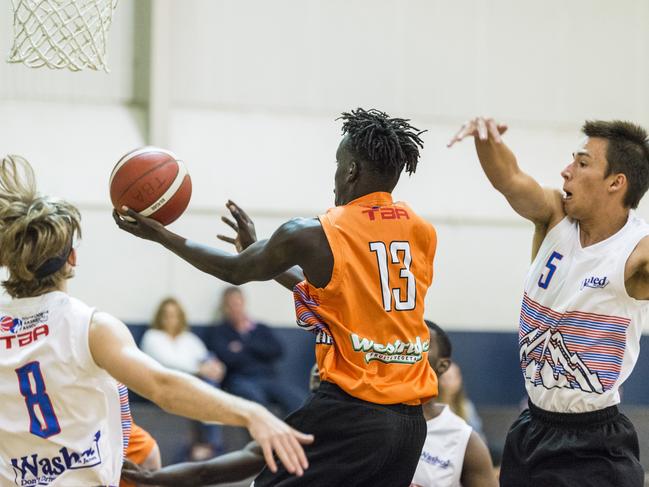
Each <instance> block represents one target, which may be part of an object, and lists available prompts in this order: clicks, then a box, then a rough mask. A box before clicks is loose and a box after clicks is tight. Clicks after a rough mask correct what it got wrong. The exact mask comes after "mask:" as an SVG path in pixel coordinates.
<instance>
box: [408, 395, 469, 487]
mask: <svg viewBox="0 0 649 487" xmlns="http://www.w3.org/2000/svg"><path fill="white" fill-rule="evenodd" d="M426 428H427V431H428V432H427V434H426V441H425V442H424V448H423V449H422V451H421V456H420V458H419V463H418V464H417V470H415V476H414V477H413V479H412V484H411V487H460V477H461V476H462V465H463V464H464V455H465V453H466V446H467V444H468V443H469V437H470V436H471V426H469V425H468V424H467V423H466V421H464V420H463V419H462V418H460V417H459V416H458V415H457V414H455V413H454V412H453V411H451V409H450V408H449V407H448V406H446V405H445V406H444V410H443V411H442V413H441V414H440V415H439V416H437V417H436V418H433V419H429V420H428V421H427V422H426Z"/></svg>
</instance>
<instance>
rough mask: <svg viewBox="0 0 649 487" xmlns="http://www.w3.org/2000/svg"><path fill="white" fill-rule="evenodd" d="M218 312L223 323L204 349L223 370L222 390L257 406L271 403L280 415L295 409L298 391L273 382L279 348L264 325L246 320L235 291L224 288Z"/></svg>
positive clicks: (239, 294) (239, 295)
mask: <svg viewBox="0 0 649 487" xmlns="http://www.w3.org/2000/svg"><path fill="white" fill-rule="evenodd" d="M221 312H222V313H223V321H222V322H221V323H219V324H218V325H217V326H216V327H215V328H214V329H213V330H212V331H211V333H210V336H209V339H208V347H209V348H210V350H212V351H213V352H214V353H215V354H216V355H217V356H218V357H219V358H220V359H221V360H222V361H223V362H224V363H225V366H226V368H227V374H226V377H225V380H224V382H223V388H224V389H225V390H226V391H228V392H230V393H232V394H237V395H239V396H241V397H245V398H246V399H250V400H252V401H255V402H258V403H259V404H263V405H266V406H268V405H271V404H274V405H276V406H278V407H279V408H280V410H281V411H280V415H286V414H288V413H289V412H291V411H293V410H295V409H297V408H299V407H300V406H301V405H302V401H303V400H304V395H303V394H302V392H300V390H299V388H297V387H291V385H290V384H286V383H284V382H283V381H280V380H276V372H275V363H276V362H277V361H278V360H279V359H280V358H281V356H282V353H283V352H282V346H281V344H280V342H279V341H278V340H277V338H276V337H275V335H274V334H273V332H272V330H271V329H270V328H269V327H268V326H266V325H264V324H262V323H258V322H255V321H252V320H251V319H250V318H249V317H248V314H247V313H246V309H245V300H244V296H243V293H242V292H241V290H240V289H239V288H237V287H228V288H226V289H225V291H224V292H223V296H222V299H221Z"/></svg>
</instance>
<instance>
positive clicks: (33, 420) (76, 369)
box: [0, 291, 123, 487]
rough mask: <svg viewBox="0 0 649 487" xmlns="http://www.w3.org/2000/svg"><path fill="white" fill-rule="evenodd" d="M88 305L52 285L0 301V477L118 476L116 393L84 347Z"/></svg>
mask: <svg viewBox="0 0 649 487" xmlns="http://www.w3.org/2000/svg"><path fill="white" fill-rule="evenodd" d="M93 312H94V309H93V308H90V307H88V306H86V305H85V304H83V303H82V302H81V301H79V300H77V299H74V298H72V297H70V296H68V295H67V294H65V293H63V292H58V291H56V292H51V293H47V294H44V295H42V296H38V297H35V298H24V299H15V300H13V301H11V302H10V303H9V304H7V305H3V306H2V307H0V405H1V407H2V414H0V485H2V486H12V485H17V486H21V487H22V486H36V485H38V486H42V485H48V486H49V485H63V486H75V487H83V486H97V485H111V486H116V485H118V484H119V477H120V470H121V467H122V461H123V458H122V424H121V415H120V397H119V393H118V388H117V382H116V381H115V379H113V378H112V377H111V376H110V375H108V374H107V373H106V371H104V370H103V369H101V368H99V367H98V366H97V365H96V364H95V362H94V360H93V359H92V356H91V353H90V348H89V345H88V328H89V325H90V320H91V318H92V314H93Z"/></svg>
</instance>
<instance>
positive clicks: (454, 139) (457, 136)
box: [446, 123, 467, 147]
mask: <svg viewBox="0 0 649 487" xmlns="http://www.w3.org/2000/svg"><path fill="white" fill-rule="evenodd" d="M466 126H467V124H466V123H465V124H464V125H462V126H461V127H460V130H458V131H457V132H455V133H454V134H453V137H451V140H449V141H448V144H446V147H451V146H452V145H453V144H455V143H456V142H459V141H460V140H462V139H461V138H460V134H461V133H462V132H463V131H464V129H465V128H466Z"/></svg>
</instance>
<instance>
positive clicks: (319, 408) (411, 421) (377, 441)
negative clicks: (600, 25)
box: [254, 382, 426, 487]
mask: <svg viewBox="0 0 649 487" xmlns="http://www.w3.org/2000/svg"><path fill="white" fill-rule="evenodd" d="M286 422H287V423H288V424H290V425H291V426H292V427H294V428H295V429H297V430H299V431H303V432H304V433H311V434H313V435H314V436H315V441H314V443H313V444H312V445H307V446H306V447H305V452H306V455H307V458H308V460H309V468H308V469H307V470H306V471H305V472H304V476H302V477H296V476H294V475H291V474H289V473H288V472H287V471H286V470H285V469H284V468H283V467H282V466H281V465H279V464H278V468H279V471H278V472H277V473H276V474H273V473H272V472H271V471H270V470H268V468H265V469H264V470H263V471H262V472H261V473H260V474H259V476H258V477H257V478H256V479H255V483H254V486H255V487H267V486H282V487H286V486H291V487H294V486H311V487H320V486H321V487H337V486H339V487H408V486H409V485H410V481H411V480H412V477H413V475H414V473H415V469H416V468H417V462H418V461H419V456H420V454H421V449H422V448H423V446H424V440H425V439H426V420H425V419H424V416H423V413H422V408H421V406H407V405H405V404H395V405H380V404H374V403H370V402H366V401H362V400H360V399H357V398H355V397H352V396H350V395H349V394H347V393H345V392H344V391H343V390H342V389H340V388H339V387H338V386H336V385H335V384H332V383H330V382H323V383H322V384H321V385H320V389H319V390H318V391H317V392H316V393H315V394H314V395H313V396H312V397H311V398H310V400H308V402H307V403H306V404H305V405H304V406H303V407H302V408H300V409H298V410H297V411H295V412H294V413H292V414H291V415H290V416H289V417H288V418H286Z"/></svg>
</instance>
